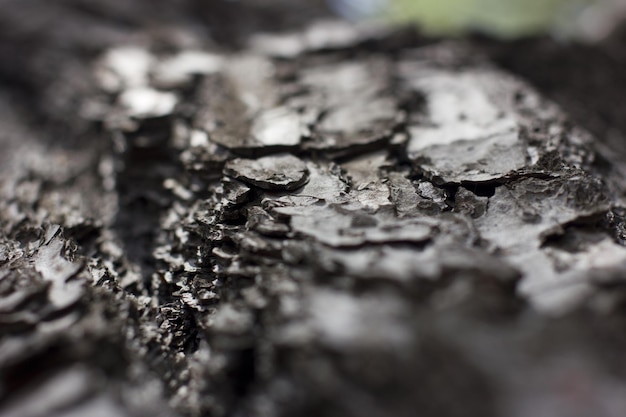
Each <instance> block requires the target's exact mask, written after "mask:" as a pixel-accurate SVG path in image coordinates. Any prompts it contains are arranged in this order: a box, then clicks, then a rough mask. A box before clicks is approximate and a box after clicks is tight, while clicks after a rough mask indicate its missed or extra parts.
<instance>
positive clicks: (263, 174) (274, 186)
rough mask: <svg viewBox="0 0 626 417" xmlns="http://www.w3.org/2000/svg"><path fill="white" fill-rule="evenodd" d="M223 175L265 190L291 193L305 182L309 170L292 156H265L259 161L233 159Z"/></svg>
mask: <svg viewBox="0 0 626 417" xmlns="http://www.w3.org/2000/svg"><path fill="white" fill-rule="evenodd" d="M224 173H225V174H227V175H230V176H232V177H234V178H237V179H239V180H241V181H243V182H246V183H248V184H251V185H254V186H256V187H259V188H262V189H265V190H275V191H278V190H286V191H291V190H294V189H296V188H299V187H301V186H302V185H304V183H305V182H306V181H307V179H308V176H309V170H308V168H307V167H306V164H305V163H304V161H302V160H301V159H298V158H296V157H295V156H293V155H276V156H266V157H262V158H259V159H233V160H232V161H229V162H227V163H226V165H225V166H224Z"/></svg>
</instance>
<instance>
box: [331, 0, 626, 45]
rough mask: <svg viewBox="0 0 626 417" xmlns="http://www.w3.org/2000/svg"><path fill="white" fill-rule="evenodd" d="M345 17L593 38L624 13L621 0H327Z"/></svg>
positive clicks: (625, 0) (437, 29)
mask: <svg viewBox="0 0 626 417" xmlns="http://www.w3.org/2000/svg"><path fill="white" fill-rule="evenodd" d="M330 3H331V6H332V7H333V9H334V10H335V11H336V12H338V13H339V14H341V15H342V16H344V17H346V18H348V19H355V20H358V19H365V18H374V17H377V18H383V19H389V20H391V21H394V22H415V23H417V24H419V25H420V26H421V27H422V29H423V30H424V31H425V32H428V33H432V34H437V35H460V34H464V33H466V32H468V31H479V32H484V33H487V34H489V35H492V36H497V37H501V38H516V37H521V36H527V35H533V34H538V33H552V34H554V35H555V36H558V37H562V38H580V39H590V40H596V39H600V38H602V37H605V36H607V35H608V34H609V33H610V32H611V30H612V28H613V27H615V26H616V25H617V23H618V22H619V21H620V20H621V19H623V18H624V16H626V0H330Z"/></svg>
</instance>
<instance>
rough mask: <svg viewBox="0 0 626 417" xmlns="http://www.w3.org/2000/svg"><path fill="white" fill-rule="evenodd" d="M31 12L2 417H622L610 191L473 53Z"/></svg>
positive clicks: (481, 49) (2, 160)
mask: <svg viewBox="0 0 626 417" xmlns="http://www.w3.org/2000/svg"><path fill="white" fill-rule="evenodd" d="M33 4H34V5H33V6H32V7H35V8H37V7H38V8H42V9H40V10H46V11H47V12H46V13H44V14H43V16H48V17H49V18H54V16H57V15H55V13H57V14H58V16H66V14H67V13H70V14H71V13H76V14H77V18H76V19H75V20H64V19H61V21H62V22H74V23H73V24H75V25H76V26H75V27H72V26H71V25H70V26H69V27H65V28H64V29H63V30H60V31H59V32H58V33H56V35H55V33H54V31H52V29H53V28H57V26H56V25H50V24H49V23H48V22H37V20H36V19H35V18H34V17H33V15H32V14H29V15H28V16H27V17H23V16H22V17H19V16H18V15H17V14H18V12H19V8H17V7H8V8H7V9H6V10H5V11H4V12H3V13H2V14H0V17H2V18H3V19H4V20H6V23H7V25H6V26H4V25H3V26H2V29H0V30H2V32H3V35H4V38H3V39H6V41H4V40H3V41H2V43H0V45H2V48H0V49H2V51H0V54H1V55H2V56H3V57H8V56H11V57H14V58H13V59H15V60H18V62H17V63H16V62H15V61H13V62H8V61H6V60H3V63H2V64H0V71H1V73H2V74H3V76H4V77H5V78H6V79H7V80H10V81H11V82H10V83H7V84H6V85H5V86H4V87H3V89H2V93H1V95H0V117H1V120H2V123H3V131H2V137H1V141H2V149H3V151H2V153H1V154H0V181H1V182H0V226H1V229H0V239H1V240H0V401H1V407H2V408H1V410H2V411H1V412H0V415H2V416H20V417H24V416H51V415H54V416H66V415H90V416H95V415H102V416H109V415H116V416H118V415H119V416H121V415H129V416H132V415H163V416H174V415H192V416H205V415H207V416H226V415H228V416H320V415H324V416H355V417H356V416H359V417H362V416H372V417H378V416H381V417H382V416H414V415H420V416H433V417H434V416H437V417H454V416H464V417H466V416H476V417H488V416H516V417H517V416H519V417H538V416H568V417H570V416H596V417H597V416H621V415H623V414H622V410H624V409H626V396H624V392H625V390H626V369H625V368H624V365H623V360H622V358H621V356H622V352H623V350H624V347H625V344H626V343H625V341H624V338H623V337H622V334H623V328H624V316H623V300H624V294H625V293H624V290H623V279H624V278H623V277H624V272H625V271H626V248H625V247H624V238H625V236H624V233H625V232H624V221H623V216H624V207H623V205H622V191H623V190H622V189H621V184H622V183H623V178H622V177H620V174H619V172H620V169H621V167H620V166H619V162H618V161H617V160H616V159H611V158H612V155H611V154H610V153H609V152H607V151H606V146H605V145H602V143H603V142H599V141H598V140H597V139H594V137H592V136H591V135H590V134H589V133H587V132H586V131H585V130H584V129H582V128H581V127H579V126H577V125H575V124H573V123H572V122H571V121H569V120H568V117H567V116H566V115H565V114H564V113H563V112H562V111H561V110H560V109H559V108H558V107H557V106H556V105H554V104H552V103H551V102H549V101H547V100H546V99H545V98H543V97H542V96H541V94H539V93H538V92H537V91H535V90H534V89H533V88H532V87H530V86H529V85H528V84H525V83H524V82H522V81H521V80H520V79H518V78H516V77H514V76H513V75H511V74H509V73H506V72H504V71H503V70H500V69H498V68H497V67H496V66H495V65H494V64H493V63H492V62H491V61H490V59H489V58H488V56H494V55H493V50H492V49H489V48H485V46H484V45H483V44H480V45H479V44H474V45H472V44H470V43H468V42H450V41H434V40H430V41H426V40H423V39H419V38H417V37H416V36H415V35H414V34H413V33H412V32H411V31H400V32H390V31H388V30H386V29H383V28H373V27H361V28H355V27H351V26H348V25H346V24H338V23H328V22H327V23H315V24H312V25H309V26H306V27H304V28H300V29H299V30H297V31H294V29H293V28H292V31H291V32H290V34H287V35H285V34H279V35H277V34H261V33H253V34H252V35H250V36H249V37H247V35H246V34H244V33H243V32H244V31H243V30H241V33H242V34H241V39H240V40H238V43H239V45H245V46H244V47H243V48H238V49H233V48H232V47H231V46H228V47H227V46H225V45H224V44H220V43H217V42H215V41H214V40H215V39H219V36H226V35H224V33H226V32H219V33H221V35H219V36H218V35H215V36H213V38H211V37H208V36H206V33H202V32H198V31H197V28H196V29H195V30H192V29H193V28H192V25H190V24H189V21H188V20H185V19H182V18H181V19H182V20H179V21H177V20H176V19H177V16H176V15H173V17H172V22H174V23H172V26H171V27H168V28H160V29H159V30H152V31H146V30H143V31H140V30H137V29H131V28H136V27H138V26H139V27H141V22H139V23H137V22H134V21H130V22H129V21H125V20H124V19H122V17H124V18H127V19H130V17H131V16H134V17H135V18H138V17H137V13H138V12H139V11H140V10H143V9H141V8H140V9H137V10H135V9H133V7H132V6H127V7H128V8H129V9H128V10H123V8H122V9H120V8H116V7H114V6H111V5H109V6H106V5H104V4H99V3H95V5H96V6H94V5H93V4H92V5H91V6H89V7H87V6H86V5H83V6H84V8H81V7H78V5H79V4H81V2H73V3H69V2H68V3H67V4H66V5H65V6H59V5H47V6H45V5H42V4H41V3H37V2H35V3H33ZM61 4H63V3H61ZM111 4H112V5H116V4H117V3H116V2H113V3H111ZM122 4H125V3H120V6H119V7H122V6H121V5H122ZM185 4H187V6H188V5H189V4H193V3H191V2H190V3H189V4H188V3H185ZM94 8H95V9H94ZM33 10H34V9H33ZM168 10H169V9H168ZM173 10H174V9H172V10H171V13H174V11H173ZM177 10H179V13H181V14H182V15H183V17H185V16H188V15H184V13H190V9H188V8H184V7H182V6H181V8H180V9H177ZM180 10H182V11H180ZM192 10H193V8H192ZM207 10H208V9H207ZM30 11H31V12H32V10H30ZM105 12H106V13H105ZM169 12H170V11H166V12H163V11H161V13H164V15H167V13H169ZM154 13H158V12H154ZM215 13H217V11H216V12H215ZM50 16H52V17H50ZM58 16H57V17H58ZM88 16H90V18H91V19H92V20H88V19H87V17H88ZM160 16H161V15H160ZM251 16H255V14H251ZM150 18H151V17H146V19H150ZM152 18H154V17H152ZM20 19H22V20H20ZM214 19H215V17H214ZM24 22H31V23H32V26H27V25H24ZM176 22H177V23H176ZM181 22H183V23H184V24H183V23H181ZM217 27H219V26H217ZM260 27H261V29H262V28H263V26H262V25H261V26H260ZM19 30H22V32H19ZM232 30H235V29H232ZM254 31H256V27H255V28H254ZM55 36H58V38H55ZM29 39H30V40H31V44H30V46H28V48H32V49H29V51H30V52H31V55H29V56H20V55H19V54H17V53H16V52H17V50H18V49H19V48H18V46H17V45H16V44H15V43H14V41H15V40H19V41H20V42H22V46H23V47H25V48H26V47H27V45H29V44H28V43H27V42H26V41H27V40H29ZM37 48H41V50H38V51H37V50H36V49H37ZM19 60H22V61H19ZM20 70H21V71H20ZM598 149H600V151H601V152H600V153H599V152H598Z"/></svg>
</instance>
